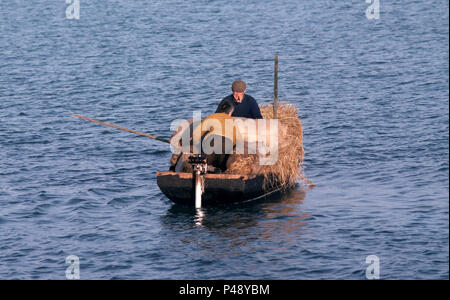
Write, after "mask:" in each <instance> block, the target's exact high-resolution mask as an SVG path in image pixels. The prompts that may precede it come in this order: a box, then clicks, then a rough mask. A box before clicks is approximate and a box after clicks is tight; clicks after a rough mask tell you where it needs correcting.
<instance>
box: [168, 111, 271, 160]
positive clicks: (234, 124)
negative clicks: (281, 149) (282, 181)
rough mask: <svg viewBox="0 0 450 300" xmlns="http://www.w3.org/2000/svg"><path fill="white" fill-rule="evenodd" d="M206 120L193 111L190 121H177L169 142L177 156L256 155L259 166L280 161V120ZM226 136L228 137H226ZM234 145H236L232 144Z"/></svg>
mask: <svg viewBox="0 0 450 300" xmlns="http://www.w3.org/2000/svg"><path fill="white" fill-rule="evenodd" d="M222 121H223V122H221V120H219V119H216V118H206V119H204V120H203V121H202V118H201V111H194V112H193V118H192V119H190V120H183V119H177V120H174V121H173V122H172V123H171V125H170V129H171V130H172V131H174V135H173V136H172V138H171V139H170V145H171V151H172V153H174V154H180V153H183V154H207V155H208V154H256V155H257V156H258V158H259V164H260V165H274V164H276V163H277V161H278V129H279V123H278V120H277V119H248V118H229V119H225V120H222ZM224 137H225V138H224ZM233 142H234V143H233Z"/></svg>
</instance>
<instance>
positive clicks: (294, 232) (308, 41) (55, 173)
mask: <svg viewBox="0 0 450 300" xmlns="http://www.w3.org/2000/svg"><path fill="white" fill-rule="evenodd" d="M80 4H81V6H80V19H79V20H75V19H73V20H68V19H66V13H65V10H66V8H67V6H68V4H66V3H65V1H64V0H52V1H47V0H37V1H25V0H21V1H19V0H16V1H7V0H2V1H1V2H0V145H1V148H0V278H1V279H11V278H16V279H65V271H66V268H67V267H68V265H67V264H66V261H65V258H66V257H67V256H68V255H77V256H78V257H79V259H80V277H81V279H111V278H119V279H365V278H366V276H365V271H366V268H367V267H368V266H369V264H367V263H366V257H367V256H369V255H376V256H377V257H378V258H379V261H380V278H381V279H448V277H449V243H448V241H449V230H448V229H449V219H448V212H449V209H448V207H449V202H448V196H449V136H448V130H449V108H448V104H449V103H448V97H449V88H448V87H449V65H448V59H449V51H448V49H449V36H448V34H449V32H448V26H449V18H448V8H449V7H448V1H444V0H434V1H406V0H403V1H383V0H380V5H381V6H380V18H379V19H378V20H368V19H367V18H366V15H365V10H366V8H367V7H368V6H369V4H366V3H365V1H364V0H351V1H325V0H316V1H298V0H283V1H272V0H258V1H256V0H254V1H253V0H249V1H235V0H227V1H225V0H215V1H213V0H211V1H207V0H201V1H186V0H178V1H175V0H164V1H126V0H114V1H92V0H81V1H80ZM274 54H278V55H279V58H280V75H279V90H280V98H281V99H283V100H285V101H289V102H290V103H293V104H294V105H296V107H297V108H298V111H299V116H300V117H301V118H302V121H303V125H304V146H305V150H306V163H305V167H306V171H305V172H306V175H307V177H308V178H309V179H310V180H312V181H313V182H314V183H315V184H316V187H315V188H314V189H312V190H311V189H303V188H301V187H298V188H297V189H296V190H294V191H292V192H291V193H289V194H287V195H285V196H283V197H278V198H275V199H269V200H266V201H259V202H254V203H247V204H240V205H230V206H223V207H222V206H219V207H213V208H207V209H205V211H204V216H203V219H199V217H198V216H197V215H196V214H195V212H194V210H193V209H192V208H187V207H183V206H177V205H174V204H172V203H171V202H170V201H169V200H168V199H167V198H166V197H165V196H164V195H163V194H162V193H161V192H160V190H159V189H158V187H157V185H156V177H155V172H156V171H160V170H166V169H167V168H168V160H169V157H170V152H169V148H168V146H167V145H166V144H163V143H160V142H157V141H153V140H150V139H146V138H144V137H139V136H135V135H133V134H129V133H125V132H120V131H117V130H113V129H110V128H108V127H103V126H99V125H95V124H93V123H89V122H86V121H82V120H79V119H76V118H73V117H71V114H72V113H77V114H80V115H86V116H88V117H91V118H96V119H100V120H103V121H106V122H112V123H115V124H118V125H121V126H124V127H128V128H132V129H135V130H139V131H144V132H148V133H152V134H155V135H158V136H161V137H169V136H170V128H169V126H170V123H171V122H172V121H173V120H174V119H178V118H183V119H186V118H189V117H190V116H192V111H193V110H199V109H201V110H202V112H203V114H204V115H208V114H210V113H212V112H213V111H214V110H215V108H216V105H217V103H218V102H219V101H220V99H221V98H222V97H224V96H226V95H228V94H229V93H230V84H231V82H232V81H233V80H234V79H243V80H246V81H247V83H248V93H249V94H250V95H252V96H253V97H255V98H256V99H257V101H258V102H259V103H269V102H270V101H271V98H272V93H273V92H272V89H273V85H272V80H273V79H272V78H273V56H274Z"/></svg>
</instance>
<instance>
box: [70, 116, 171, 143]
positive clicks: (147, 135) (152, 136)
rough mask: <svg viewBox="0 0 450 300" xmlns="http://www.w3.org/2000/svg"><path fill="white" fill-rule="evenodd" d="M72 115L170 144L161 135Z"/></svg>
mask: <svg viewBox="0 0 450 300" xmlns="http://www.w3.org/2000/svg"><path fill="white" fill-rule="evenodd" d="M72 116H73V117H76V118H80V119H83V120H87V121H91V122H94V123H98V124H102V125H105V126H109V127H112V128H116V129H120V130H124V131H128V132H131V133H135V134H139V135H143V136H146V137H148V138H151V139H154V140H157V141H161V142H164V143H168V144H170V141H169V140H166V139H163V138H160V137H157V136H154V135H151V134H148V133H143V132H139V131H136V130H132V129H128V128H123V127H120V126H117V125H114V124H109V123H105V122H101V121H97V120H94V119H91V118H88V117H83V116H79V115H72Z"/></svg>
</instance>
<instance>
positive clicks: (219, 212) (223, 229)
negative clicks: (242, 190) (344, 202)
mask: <svg viewBox="0 0 450 300" xmlns="http://www.w3.org/2000/svg"><path fill="white" fill-rule="evenodd" d="M305 196H306V192H305V190H303V189H296V190H292V191H290V192H288V193H286V194H283V195H281V196H280V195H278V196H272V197H270V198H268V199H265V200H261V201H258V200H257V201H253V202H248V203H238V204H232V205H222V206H216V207H203V208H201V209H197V210H196V209H195V208H192V207H186V206H181V205H173V206H172V207H171V208H170V209H169V210H168V212H167V214H166V215H165V216H164V217H163V222H162V223H163V225H164V228H166V229H167V231H168V232H167V234H168V235H170V236H172V237H173V238H174V239H176V240H173V239H170V240H169V241H166V242H169V243H174V245H173V246H174V247H177V246H178V247H179V246H180V245H175V244H177V243H181V244H182V248H183V249H186V247H191V248H194V249H195V251H188V254H187V255H194V254H192V253H194V252H195V253H196V254H195V255H196V256H197V258H198V256H201V257H215V258H221V257H230V256H241V255H242V254H244V253H245V252H254V251H258V248H259V249H260V248H261V247H265V248H267V247H276V248H277V250H280V251H282V250H283V249H285V248H289V247H290V246H292V245H295V244H297V243H298V242H299V240H300V239H301V235H302V230H304V228H305V226H306V225H307V222H306V219H307V218H308V217H309V215H308V213H307V212H304V211H302V209H301V205H302V203H303V200H304V199H305ZM180 233H181V234H180Z"/></svg>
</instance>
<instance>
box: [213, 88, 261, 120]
mask: <svg viewBox="0 0 450 300" xmlns="http://www.w3.org/2000/svg"><path fill="white" fill-rule="evenodd" d="M231 90H232V91H233V94H231V95H229V96H228V97H225V98H224V99H223V100H222V101H221V102H220V104H222V103H223V102H224V101H228V102H231V103H232V104H233V107H234V111H233V113H232V116H233V117H244V118H251V119H262V118H263V117H262V115H261V111H260V109H259V106H258V103H257V102H256V100H255V99H254V98H253V97H252V96H250V95H247V94H246V91H247V85H246V83H245V82H244V81H242V80H236V81H234V82H233V84H232V85H231ZM220 104H219V106H218V107H217V111H216V113H217V112H218V111H219V108H220Z"/></svg>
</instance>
